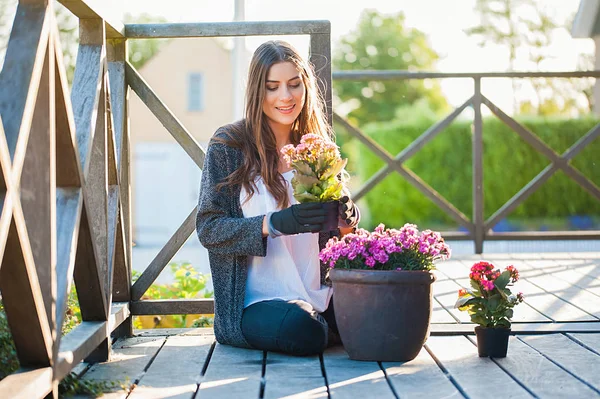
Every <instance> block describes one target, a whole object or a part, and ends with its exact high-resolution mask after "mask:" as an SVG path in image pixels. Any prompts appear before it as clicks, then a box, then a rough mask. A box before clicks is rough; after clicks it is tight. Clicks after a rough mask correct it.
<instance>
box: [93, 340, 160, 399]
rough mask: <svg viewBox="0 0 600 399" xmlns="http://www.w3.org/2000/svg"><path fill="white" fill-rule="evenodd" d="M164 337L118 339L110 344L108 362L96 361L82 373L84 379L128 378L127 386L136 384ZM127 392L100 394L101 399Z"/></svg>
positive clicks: (117, 397)
mask: <svg viewBox="0 0 600 399" xmlns="http://www.w3.org/2000/svg"><path fill="white" fill-rule="evenodd" d="M164 342H165V337H131V338H125V339H120V340H118V341H117V342H115V343H114V344H113V346H112V352H111V359H110V361H108V362H102V363H96V364H94V365H93V366H92V367H90V369H89V370H88V371H87V372H86V373H85V374H84V375H83V378H82V379H83V380H84V381H96V382H99V381H105V382H114V381H119V382H123V383H125V381H127V380H129V384H130V385H129V387H131V386H132V385H133V384H137V383H138V382H139V381H140V379H141V378H142V376H143V375H144V373H145V372H146V371H145V370H146V368H147V367H149V366H150V364H151V362H152V360H153V359H154V357H155V356H156V354H157V353H158V351H159V350H160V349H161V347H162V345H163V343H164ZM127 394H128V392H125V391H123V390H116V391H114V392H107V393H104V394H103V395H102V398H103V399H125V398H126V397H127Z"/></svg>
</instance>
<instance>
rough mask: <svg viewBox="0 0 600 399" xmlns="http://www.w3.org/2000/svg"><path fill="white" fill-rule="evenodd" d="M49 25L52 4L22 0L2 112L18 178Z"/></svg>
mask: <svg viewBox="0 0 600 399" xmlns="http://www.w3.org/2000/svg"><path fill="white" fill-rule="evenodd" d="M49 28H50V15H49V13H48V7H45V6H42V7H40V6H39V5H36V4H27V3H23V2H19V4H18V6H17V11H16V14H15V19H14V22H13V27H12V30H11V32H10V37H9V40H8V45H7V47H6V54H5V59H4V64H3V67H2V73H1V74H0V115H1V116H2V120H3V123H4V133H5V134H6V142H7V144H8V150H9V153H10V157H11V159H13V160H14V162H15V166H16V169H15V172H16V173H15V174H16V176H17V177H16V179H18V176H19V175H20V173H21V172H20V167H21V164H22V157H23V156H24V152H25V146H26V145H27V137H28V134H29V129H30V126H31V118H32V116H33V111H34V106H35V101H36V97H37V90H38V86H39V82H40V77H41V76H42V69H43V66H44V53H45V52H46V48H47V45H48V37H49ZM15 157H16V159H15Z"/></svg>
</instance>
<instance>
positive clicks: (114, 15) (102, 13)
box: [58, 0, 125, 38]
mask: <svg viewBox="0 0 600 399" xmlns="http://www.w3.org/2000/svg"><path fill="white" fill-rule="evenodd" d="M58 2H59V3H61V4H62V5H63V6H65V7H66V8H67V9H68V10H69V11H71V12H72V13H73V14H75V16H77V17H78V18H79V19H80V20H82V19H102V20H104V22H105V23H106V36H107V37H110V38H120V37H123V35H124V33H125V26H124V25H123V21H122V18H123V13H122V8H121V7H118V6H117V4H118V2H115V1H106V0H104V1H103V0H58Z"/></svg>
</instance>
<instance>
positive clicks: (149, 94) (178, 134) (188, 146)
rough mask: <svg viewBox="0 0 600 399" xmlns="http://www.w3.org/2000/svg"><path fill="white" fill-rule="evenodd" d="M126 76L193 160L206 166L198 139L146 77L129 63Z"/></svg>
mask: <svg viewBox="0 0 600 399" xmlns="http://www.w3.org/2000/svg"><path fill="white" fill-rule="evenodd" d="M125 76H126V79H127V83H128V84H129V86H130V87H131V88H132V89H133V91H134V92H135V94H137V95H138V97H139V98H140V100H142V102H143V103H144V104H146V106H147V107H148V109H149V110H150V111H152V113H153V114H154V116H156V118H157V119H158V120H159V121H160V123H162V125H163V126H164V127H165V128H166V129H167V131H168V132H169V133H171V135H172V136H173V138H174V139H175V140H176V141H177V142H178V143H179V144H180V145H181V147H182V148H183V150H184V151H185V152H186V153H187V154H188V155H189V156H190V158H192V161H194V162H195V163H196V165H198V167H199V168H200V169H202V167H203V166H204V155H205V152H204V150H203V149H202V147H200V144H198V141H196V139H195V138H194V137H193V136H192V135H191V134H190V132H189V131H188V130H187V129H186V128H185V127H184V126H183V124H182V123H181V122H180V121H179V119H177V117H176V116H175V115H174V114H173V112H172V111H171V110H170V109H169V108H168V107H167V105H166V104H164V103H163V102H162V101H161V99H160V98H159V97H158V96H157V95H156V93H154V91H153V90H152V88H150V86H149V85H148V83H146V81H145V80H144V78H142V77H141V76H140V74H139V73H138V72H137V71H136V70H135V68H134V67H133V66H132V65H131V64H130V63H127V65H126V67H125Z"/></svg>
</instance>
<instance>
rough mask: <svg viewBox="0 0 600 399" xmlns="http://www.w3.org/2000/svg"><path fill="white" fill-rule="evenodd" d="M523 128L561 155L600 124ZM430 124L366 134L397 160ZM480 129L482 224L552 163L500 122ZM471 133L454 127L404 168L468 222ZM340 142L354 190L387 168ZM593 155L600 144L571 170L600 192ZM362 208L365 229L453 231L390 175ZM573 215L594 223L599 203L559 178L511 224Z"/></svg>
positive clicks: (355, 145)
mask: <svg viewBox="0 0 600 399" xmlns="http://www.w3.org/2000/svg"><path fill="white" fill-rule="evenodd" d="M520 123H522V124H523V125H524V126H526V127H527V128H528V129H529V130H530V131H532V132H534V133H535V134H536V135H537V136H538V137H539V138H540V139H541V140H542V141H543V142H545V143H546V144H547V145H549V146H550V148H552V149H554V150H555V151H556V152H558V153H559V154H562V153H563V152H564V151H565V150H567V149H568V148H569V147H570V146H571V145H573V143H575V142H576V141H577V140H578V139H579V138H580V137H582V136H583V135H584V134H585V133H586V132H588V131H589V130H590V129H592V128H593V127H594V126H595V125H596V124H597V123H598V120H595V119H591V118H585V119H569V120H565V119H522V120H520ZM433 124H434V121H423V120H420V121H417V122H415V123H413V124H406V123H402V122H388V123H380V124H370V125H367V126H366V127H365V128H364V132H365V134H367V135H368V136H370V137H372V138H373V139H374V140H375V141H376V142H377V143H379V144H380V145H381V146H382V147H384V148H385V149H386V150H387V151H388V152H389V153H391V154H392V155H394V156H395V155H396V154H398V153H399V152H400V151H401V150H402V149H404V148H405V147H407V146H408V145H409V144H410V143H411V142H412V141H413V140H414V139H415V138H417V137H418V136H419V135H421V134H422V133H423V132H425V131H426V130H427V129H428V128H429V127H430V126H431V125H433ZM483 126H484V128H483V129H484V130H483V131H484V133H483V145H484V153H483V167H484V209H485V217H486V218H487V217H489V216H491V215H492V214H493V213H494V212H495V211H496V210H497V209H498V208H500V207H501V206H502V205H503V204H504V203H505V202H506V201H508V200H509V199H510V198H511V197H512V196H513V195H514V194H516V193H517V192H518V191H519V190H520V189H521V188H522V187H523V186H524V185H526V184H527V183H528V182H529V181H530V180H531V179H532V178H534V177H535V176H536V175H537V174H538V173H540V172H541V171H542V170H543V169H544V168H545V167H546V166H547V165H548V164H549V163H550V161H549V160H548V159H547V158H545V157H544V156H543V155H541V154H539V153H537V152H536V151H535V150H534V149H533V148H532V147H530V146H529V144H527V143H526V142H524V141H523V140H522V139H521V138H520V136H518V135H517V134H516V133H515V132H513V131H512V130H511V129H510V128H509V127H507V126H506V125H505V124H503V123H502V122H501V121H500V120H498V119H497V118H493V117H490V118H485V119H484V121H483ZM471 131H472V122H471V121H455V122H454V123H452V124H451V125H450V126H448V127H447V128H446V129H444V131H442V132H441V133H440V134H439V135H438V136H437V137H436V138H435V139H433V141H431V142H429V143H428V144H427V145H425V146H424V147H423V148H422V149H421V150H420V151H419V152H418V153H417V154H416V155H414V156H413V157H412V158H411V159H409V160H408V161H407V162H406V163H405V164H404V165H405V166H406V167H408V168H409V169H411V170H412V171H413V172H415V173H416V174H417V175H418V176H419V177H421V179H422V180H424V181H425V182H427V183H428V184H429V185H430V186H431V187H433V188H434V189H435V190H437V191H438V192H439V193H440V194H441V195H442V196H444V197H445V198H446V199H447V200H449V201H450V202H451V203H452V204H454V205H455V206H456V208H457V209H459V210H460V211H461V212H463V213H464V214H465V215H467V217H469V218H470V217H471V216H472V206H473V201H472V194H471V193H472V166H471V165H472V160H471V145H472V144H471V134H472V133H471ZM342 136H343V134H342ZM342 142H343V143H342V152H343V153H344V156H347V157H348V158H350V160H349V169H350V172H351V174H353V175H355V176H357V177H358V179H357V180H360V184H356V181H354V184H353V188H354V189H355V190H356V189H357V188H358V186H359V185H360V186H362V184H364V182H365V181H366V180H367V179H368V178H369V177H370V176H372V175H373V174H374V173H376V172H377V171H378V170H379V169H380V168H381V167H382V166H384V162H383V161H381V160H380V159H379V158H377V157H376V156H375V155H374V154H373V152H371V151H370V150H369V149H368V148H367V147H365V146H364V145H363V144H361V143H359V142H358V141H357V140H351V141H348V139H347V138H346V140H342ZM597 154H600V140H595V141H594V142H593V143H592V144H591V145H589V146H588V147H587V148H586V149H584V150H583V151H582V152H580V153H579V154H578V155H577V156H576V157H575V158H574V159H573V161H572V163H571V164H572V165H573V166H574V167H575V168H577V169H578V170H579V171H581V173H583V174H584V175H585V176H587V177H588V178H589V179H591V180H592V181H593V182H594V183H595V184H596V185H600V160H598V158H599V157H598V155H597ZM362 203H363V207H365V205H366V208H367V209H365V211H366V212H364V213H365V214H366V216H367V217H366V218H365V224H364V226H365V227H366V228H372V227H373V226H375V225H377V224H378V223H380V222H383V223H385V224H386V225H389V226H399V225H402V224H403V223H406V222H412V223H417V224H427V225H428V226H432V227H435V228H439V227H438V226H442V227H448V226H455V225H457V224H456V222H454V221H453V220H452V219H451V218H450V217H448V215H446V214H445V213H444V212H442V211H441V210H440V209H438V208H437V206H436V205H435V204H434V203H432V202H431V201H430V200H429V199H428V198H427V197H425V196H424V195H423V194H421V192H420V191H418V190H417V189H416V188H414V187H412V185H410V184H409V183H408V182H407V181H406V180H404V178H402V177H401V176H400V175H399V174H397V173H395V172H393V173H391V174H390V175H388V176H387V177H386V178H385V179H384V180H383V181H382V182H380V183H379V184H378V185H377V186H376V187H375V188H374V189H373V190H372V191H371V192H369V194H367V195H366V196H365V198H364V200H363V201H362ZM570 215H590V216H598V215H600V202H599V201H597V200H596V199H594V198H593V197H592V196H591V195H590V194H589V193H588V192H587V191H585V190H584V189H582V188H581V187H579V185H577V184H576V183H575V182H574V181H572V180H571V179H570V178H569V177H567V176H566V175H565V174H564V172H562V171H560V170H559V171H558V172H555V174H554V175H553V176H552V177H551V178H550V179H549V180H548V181H547V182H546V183H545V184H543V185H542V186H541V187H540V188H539V189H538V190H537V191H536V192H535V193H534V194H532V195H531V196H530V197H529V198H528V199H527V200H526V201H525V202H524V203H522V204H521V205H519V207H517V209H515V210H514V211H513V212H512V213H511V214H510V216H509V219H510V218H512V219H524V218H564V217H567V216H570Z"/></svg>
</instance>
